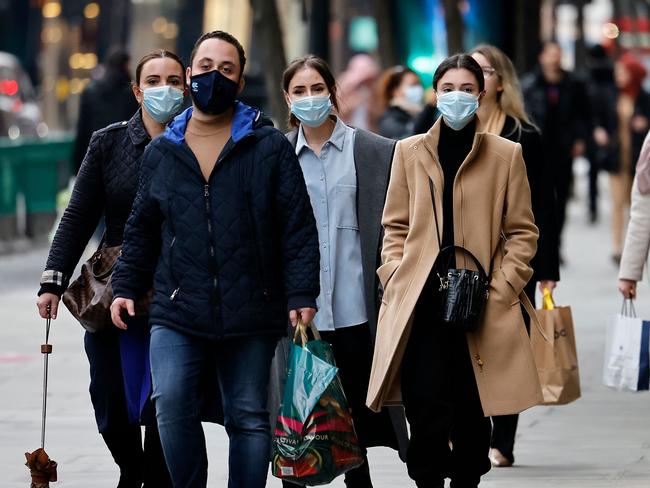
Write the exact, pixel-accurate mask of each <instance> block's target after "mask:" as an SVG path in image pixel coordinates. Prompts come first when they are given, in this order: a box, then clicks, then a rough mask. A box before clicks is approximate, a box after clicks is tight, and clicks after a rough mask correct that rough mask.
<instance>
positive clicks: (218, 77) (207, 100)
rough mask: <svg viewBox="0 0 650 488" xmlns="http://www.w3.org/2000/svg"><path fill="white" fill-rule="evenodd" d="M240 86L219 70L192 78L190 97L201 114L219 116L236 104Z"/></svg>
mask: <svg viewBox="0 0 650 488" xmlns="http://www.w3.org/2000/svg"><path fill="white" fill-rule="evenodd" d="M238 89H239V84H238V83H237V82H235V81H232V80H231V79H229V78H226V77H225V76H224V75H222V74H221V73H220V72H219V70H214V71H209V72H207V73H202V74H200V75H195V76H191V77H190V96H191V97H192V100H193V101H194V105H196V108H198V109H199V110H200V111H201V112H205V113H206V114H211V115H219V114H221V113H223V112H225V111H226V110H228V109H229V108H230V107H232V106H233V105H234V103H235V98H236V97H237V90H238Z"/></svg>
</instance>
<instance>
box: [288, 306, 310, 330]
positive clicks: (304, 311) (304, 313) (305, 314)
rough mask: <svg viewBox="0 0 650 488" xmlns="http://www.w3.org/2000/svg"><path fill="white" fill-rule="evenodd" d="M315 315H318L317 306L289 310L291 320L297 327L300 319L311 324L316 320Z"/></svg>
mask: <svg viewBox="0 0 650 488" xmlns="http://www.w3.org/2000/svg"><path fill="white" fill-rule="evenodd" d="M314 315H316V309H315V308H299V309H298V310H292V311H291V312H289V320H290V321H291V325H292V326H293V327H295V326H296V325H298V319H299V318H300V320H302V323H303V324H309V323H310V322H311V321H312V320H314Z"/></svg>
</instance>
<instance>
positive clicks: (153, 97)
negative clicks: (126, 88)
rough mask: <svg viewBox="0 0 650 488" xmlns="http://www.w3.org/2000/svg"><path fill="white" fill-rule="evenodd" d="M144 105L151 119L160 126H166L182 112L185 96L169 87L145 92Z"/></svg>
mask: <svg viewBox="0 0 650 488" xmlns="http://www.w3.org/2000/svg"><path fill="white" fill-rule="evenodd" d="M142 93H143V100H142V105H144V108H145V110H146V111H147V113H148V114H149V115H151V118H152V119H154V120H155V121H156V122H158V123H159V124H166V123H167V122H169V121H170V120H171V119H173V118H174V117H175V116H176V115H178V113H179V112H180V111H181V108H182V107H183V100H184V98H185V95H183V92H182V91H181V90H179V89H177V88H172V87H171V86H169V85H165V86H156V87H152V88H146V89H144V90H143V92H142Z"/></svg>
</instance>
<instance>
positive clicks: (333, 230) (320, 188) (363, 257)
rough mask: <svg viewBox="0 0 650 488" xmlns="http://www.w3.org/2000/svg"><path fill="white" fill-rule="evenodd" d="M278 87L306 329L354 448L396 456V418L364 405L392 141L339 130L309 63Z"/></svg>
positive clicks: (399, 436)
mask: <svg viewBox="0 0 650 488" xmlns="http://www.w3.org/2000/svg"><path fill="white" fill-rule="evenodd" d="M283 89H284V95H285V98H286V101H287V105H288V106H289V108H290V110H291V114H290V118H289V126H290V128H291V129H292V130H291V132H290V133H289V134H288V135H287V137H288V138H289V140H290V141H291V143H292V144H293V145H294V147H295V148H296V155H297V156H298V158H299V160H300V166H301V167H302V171H303V174H304V176H305V182H306V183H307V190H308V192H309V196H310V199H311V204H312V207H313V210H314V216H315V218H316V224H317V226H318V237H319V245H320V255H321V258H320V260H321V262H320V264H321V268H320V280H321V282H320V285H321V294H320V296H319V297H318V301H317V304H318V313H317V314H316V317H315V319H314V322H315V324H316V326H317V328H318V330H319V331H320V332H321V335H322V337H323V339H324V340H326V341H328V342H329V343H331V344H332V347H333V350H334V355H335V358H336V363H337V366H338V367H339V374H340V377H341V381H342V383H343V388H344V390H345V394H346V397H347V399H348V402H349V404H350V408H351V410H352V417H353V420H354V424H355V429H356V431H357V435H358V436H359V441H360V443H361V446H362V447H363V448H364V450H365V448H368V447H371V446H389V447H392V448H394V449H398V448H400V447H404V448H405V447H406V443H407V438H406V428H405V422H404V416H403V414H402V413H401V412H400V411H387V412H381V413H373V412H371V411H370V410H369V409H368V408H367V407H366V406H365V395H366V392H367V389H368V381H369V378H370V366H371V363H372V343H373V337H374V334H375V331H376V325H377V312H378V310H379V303H380V300H379V284H378V283H379V282H378V279H377V275H376V273H375V271H376V269H377V267H378V266H379V255H380V246H381V215H382V210H383V206H384V200H385V196H386V188H387V186H388V177H389V173H390V164H391V160H392V156H393V151H394V148H395V141H393V140H390V139H386V138H383V137H380V136H377V135H374V134H371V133H370V132H366V131H363V130H360V129H354V128H352V127H349V126H347V125H346V124H345V123H343V121H342V120H341V119H340V118H338V117H337V116H336V113H337V112H338V101H337V97H336V81H335V79H334V76H333V75H332V72H331V71H330V69H329V67H328V66H327V63H326V62H325V61H323V60H322V59H320V58H317V57H316V56H306V57H303V58H299V59H296V60H295V61H293V62H292V63H291V64H290V65H289V66H288V67H287V69H286V70H285V72H284V76H283ZM391 421H392V422H391ZM400 452H401V453H403V452H404V451H403V449H400ZM345 483H346V486H347V487H348V488H356V487H359V488H369V487H372V482H371V480H370V471H369V468H368V463H367V462H366V463H364V464H363V465H362V466H361V467H359V468H357V469H354V470H352V471H349V472H348V473H346V475H345Z"/></svg>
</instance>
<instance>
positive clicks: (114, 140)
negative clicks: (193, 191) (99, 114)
mask: <svg viewBox="0 0 650 488" xmlns="http://www.w3.org/2000/svg"><path fill="white" fill-rule="evenodd" d="M149 141H150V138H149V134H147V131H146V130H145V128H144V125H143V124H142V115H141V113H140V111H139V110H138V111H137V112H136V114H135V115H134V116H133V117H132V118H131V120H129V121H128V122H126V121H125V122H118V123H115V124H111V125H109V126H108V127H105V128H104V129H101V130H98V131H96V132H95V133H94V134H93V135H92V138H91V139H90V144H89V146H88V151H87V152H86V156H85V158H84V160H83V164H82V165H81V169H80V170H79V174H78V175H77V179H76V181H75V185H74V190H73V192H72V196H71V197H70V203H69V204H68V207H67V208H66V210H65V212H64V213H63V217H62V218H61V223H60V224H59V227H58V229H57V231H56V234H55V236H54V241H53V242H52V247H51V249H50V254H49V256H48V258H47V264H46V266H45V272H44V273H43V277H42V278H41V289H40V291H39V295H40V294H41V293H44V292H49V293H55V294H57V295H59V296H60V295H61V294H62V293H63V292H64V291H65V289H66V287H67V285H68V282H69V280H70V276H71V275H72V273H73V272H74V269H75V267H76V266H77V263H78V262H79V259H80V258H81V255H82V253H83V251H84V249H85V248H86V245H87V244H88V241H89V240H90V237H91V236H92V235H93V232H94V231H95V229H96V228H97V224H98V223H99V219H100V218H101V216H102V213H104V214H105V216H106V237H105V242H104V244H105V245H106V246H117V245H119V244H121V243H122V234H124V226H125V224H126V219H127V218H128V217H129V214H130V212H131V206H132V204H133V200H134V199H135V195H136V193H137V190H138V179H139V173H140V161H141V159H142V154H143V153H144V149H145V147H146V146H147V144H148V143H149Z"/></svg>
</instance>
